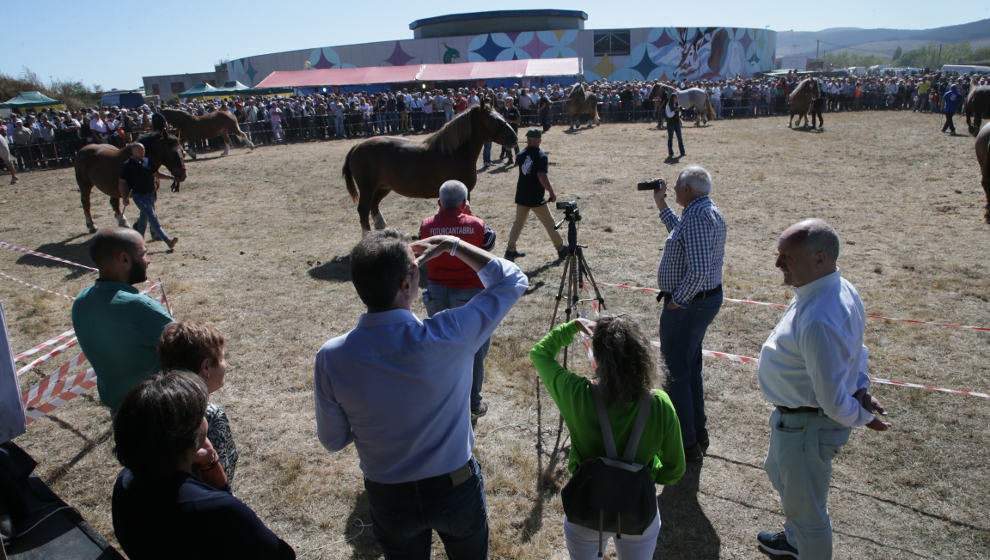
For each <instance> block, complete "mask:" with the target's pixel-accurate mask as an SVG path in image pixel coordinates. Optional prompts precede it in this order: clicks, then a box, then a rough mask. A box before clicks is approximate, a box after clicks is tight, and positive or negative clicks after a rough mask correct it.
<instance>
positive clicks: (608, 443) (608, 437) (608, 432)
mask: <svg viewBox="0 0 990 560" xmlns="http://www.w3.org/2000/svg"><path fill="white" fill-rule="evenodd" d="M591 397H592V399H593V400H594V401H595V410H597V411H598V426H599V427H600V428H601V430H602V442H604V443H605V456H606V457H608V458H609V459H618V458H619V454H618V453H617V452H616V450H615V439H614V438H613V437H612V424H611V423H610V422H609V421H608V414H606V412H605V401H604V400H602V392H601V389H599V388H598V385H596V384H594V383H592V384H591Z"/></svg>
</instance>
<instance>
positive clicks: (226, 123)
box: [162, 109, 254, 159]
mask: <svg viewBox="0 0 990 560" xmlns="http://www.w3.org/2000/svg"><path fill="white" fill-rule="evenodd" d="M162 116H163V117H165V120H167V121H168V122H169V124H171V125H172V126H174V127H175V128H176V129H177V130H178V131H179V141H180V142H186V143H188V144H189V155H190V156H192V158H193V159H196V153H195V152H194V151H193V142H195V141H197V140H210V139H213V138H216V137H217V136H219V137H220V138H221V139H223V155H227V154H229V153H230V139H229V138H228V137H227V135H228V134H233V135H234V136H236V137H238V138H240V139H241V140H243V141H244V142H245V143H247V146H248V148H250V149H252V150H253V149H254V144H253V143H252V142H251V139H250V138H248V137H247V134H244V132H243V131H242V130H241V127H240V126H239V125H238V124H237V118H236V117H234V115H231V114H230V113H228V112H227V111H213V112H212V113H209V114H207V115H203V116H202V117H197V116H195V115H190V114H189V113H187V112H185V111H178V110H175V109H162Z"/></svg>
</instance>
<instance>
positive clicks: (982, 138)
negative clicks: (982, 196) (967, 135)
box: [976, 123, 990, 224]
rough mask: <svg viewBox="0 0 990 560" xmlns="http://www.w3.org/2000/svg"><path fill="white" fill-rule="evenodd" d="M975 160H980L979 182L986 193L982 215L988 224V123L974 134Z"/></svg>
mask: <svg viewBox="0 0 990 560" xmlns="http://www.w3.org/2000/svg"><path fill="white" fill-rule="evenodd" d="M976 161H978V162H980V173H981V175H982V177H981V180H980V183H981V184H982V185H983V192H984V193H986V195H987V210H986V213H985V214H984V215H983V217H984V219H986V221H987V223H988V224H990V123H987V124H985V125H983V128H981V129H980V133H979V134H977V135H976Z"/></svg>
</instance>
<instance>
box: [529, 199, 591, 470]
mask: <svg viewBox="0 0 990 560" xmlns="http://www.w3.org/2000/svg"><path fill="white" fill-rule="evenodd" d="M557 208H559V209H563V210H564V218H563V219H562V220H560V222H558V223H557V225H556V226H554V229H559V228H560V227H561V226H562V225H563V224H564V222H567V251H566V253H565V255H566V256H565V257H564V269H563V271H562V273H561V275H560V286H559V287H558V288H557V296H556V298H555V301H554V305H553V314H552V315H551V316H550V329H551V330H552V329H553V328H554V326H555V325H556V324H557V313H558V311H559V310H560V302H561V301H565V304H564V322H565V323H566V322H569V321H570V320H571V319H572V315H573V316H574V317H577V316H578V308H579V307H581V306H583V305H587V304H589V303H590V304H591V305H592V306H593V307H594V308H595V311H596V313H597V311H598V309H605V299H604V298H603V297H602V294H601V292H600V291H599V290H598V284H596V283H595V277H594V275H593V274H592V272H591V267H589V266H588V261H587V260H585V258H584V251H583V250H582V249H583V248H584V247H585V246H584V245H580V244H578V241H577V222H578V221H580V220H581V214H580V212H579V211H578V208H577V203H576V202H566V203H557ZM589 285H590V286H591V289H592V290H593V291H594V297H588V298H585V299H582V298H581V292H582V291H586V292H587V291H588V290H587V287H588V286H589ZM565 287H566V292H565ZM588 295H589V296H590V295H591V294H590V292H589V294H588ZM595 306H597V307H595ZM567 359H568V347H567V346H565V347H564V360H563V366H564V367H565V368H566V367H567ZM540 393H541V389H540V378H539V376H537V377H536V430H537V431H536V457H537V472H538V478H537V488H540V487H541V486H542V484H543V482H544V479H543V472H544V471H543V408H542V403H541V399H540ZM563 428H564V418H563V417H560V418H559V420H558V422H557V436H556V441H555V442H554V445H553V450H552V451H551V452H550V457H551V459H553V458H555V457H556V456H557V451H559V450H560V439H561V435H562V434H563ZM551 465H552V462H551ZM548 474H549V473H548Z"/></svg>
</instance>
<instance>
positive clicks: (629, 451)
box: [613, 391, 653, 463]
mask: <svg viewBox="0 0 990 560" xmlns="http://www.w3.org/2000/svg"><path fill="white" fill-rule="evenodd" d="M651 408H653V391H647V392H646V394H645V395H643V398H642V399H640V401H639V412H638V413H637V414H636V423H635V424H633V429H632V433H630V434H629V441H628V442H627V443H626V453H625V455H623V456H622V459H623V460H624V461H625V462H627V463H632V462H633V459H635V458H636V449H637V448H638V447H639V439H640V437H642V435H643V430H644V429H645V428H646V417H647V416H649V415H650V409H651ZM614 445H615V444H613V446H614Z"/></svg>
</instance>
